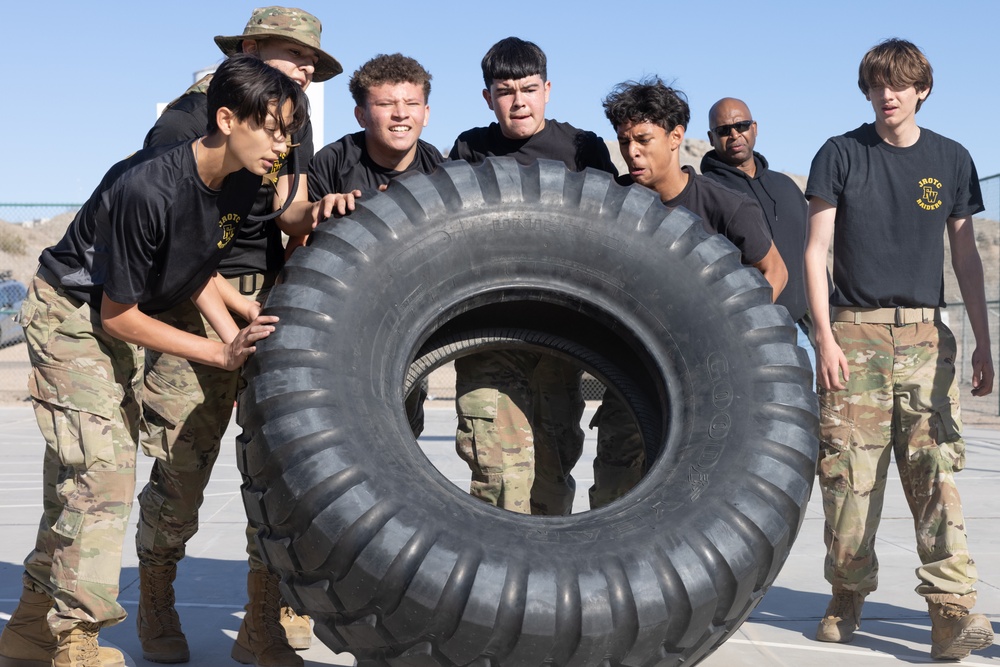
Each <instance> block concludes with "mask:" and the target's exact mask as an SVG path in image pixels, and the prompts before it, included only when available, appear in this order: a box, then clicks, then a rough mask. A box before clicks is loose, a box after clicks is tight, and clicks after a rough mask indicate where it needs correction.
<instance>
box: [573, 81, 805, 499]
mask: <svg viewBox="0 0 1000 667" xmlns="http://www.w3.org/2000/svg"><path fill="white" fill-rule="evenodd" d="M604 113H605V115H606V116H607V118H608V120H609V121H611V125H612V126H613V127H614V128H615V133H616V134H617V135H618V145H619V148H620V149H621V153H622V157H623V158H625V163H626V165H628V169H629V173H628V174H626V175H623V176H619V177H618V182H619V183H621V184H622V185H631V184H633V183H637V184H639V185H642V186H644V187H647V188H650V189H651V190H655V191H656V192H657V194H659V195H660V199H661V200H662V201H663V203H664V204H666V205H667V206H669V207H671V208H673V207H677V206H682V207H684V208H686V209H688V210H689V211H691V212H692V213H694V214H695V215H698V216H699V217H701V220H702V224H703V225H704V226H705V229H707V230H708V231H709V232H713V233H717V234H722V235H723V236H725V237H726V238H727V239H729V240H730V241H731V242H732V243H733V245H735V246H736V247H737V248H738V249H739V251H740V256H741V259H742V260H743V263H744V264H747V265H749V266H753V267H756V268H757V269H758V270H759V271H760V272H761V273H762V274H763V275H764V278H765V279H766V280H767V282H768V283H769V284H770V285H771V289H772V293H773V296H774V297H775V298H776V297H777V296H778V295H779V294H780V293H781V290H782V289H783V288H784V286H785V283H786V281H787V279H788V273H787V270H786V269H785V263H784V262H783V261H782V259H781V255H780V253H779V252H778V250H777V248H776V247H775V245H774V242H773V241H772V240H771V233H770V232H769V231H768V228H767V222H766V221H765V220H764V215H763V213H762V212H761V209H760V206H758V205H757V202H755V201H753V200H752V199H750V198H749V197H747V196H746V195H743V194H740V193H738V192H735V191H733V190H730V189H729V188H726V187H724V186H722V185H719V183H717V182H716V181H714V180H711V179H709V178H706V177H704V176H700V175H698V174H697V173H695V171H694V169H692V168H691V167H689V166H684V167H681V162H680V149H681V146H683V144H684V132H685V131H686V129H687V124H688V121H689V120H690V119H691V111H690V109H689V107H688V103H687V101H686V99H685V98H684V93H682V92H681V91H679V90H675V89H673V88H670V87H668V86H667V85H666V84H664V83H663V81H661V80H660V78H659V77H651V78H648V79H645V80H643V81H640V82H635V81H627V82H625V83H621V84H618V85H617V86H615V88H614V89H613V90H612V91H611V94H609V95H608V96H607V97H606V98H605V99H604ZM595 424H596V425H597V456H596V457H595V458H594V486H593V487H591V489H590V506H591V508H592V509H593V508H597V507H601V506H603V505H607V504H608V503H610V502H611V501H613V500H615V499H616V498H619V497H621V496H622V495H624V494H625V493H626V492H627V491H628V490H629V489H631V488H632V487H634V486H635V485H636V484H638V482H639V480H640V479H641V478H642V474H643V470H644V468H645V452H644V450H643V446H642V442H641V440H640V437H639V431H638V429H637V428H636V426H635V421H634V420H633V419H632V417H631V415H630V414H629V412H628V410H627V409H626V407H625V405H624V404H623V403H622V402H621V401H620V400H619V399H617V398H616V397H615V396H614V395H613V394H612V393H611V392H607V393H605V396H604V401H603V403H602V405H601V407H600V409H599V410H598V413H597V414H596V415H595V416H594V419H593V421H592V422H591V427H593V426H594V425H595Z"/></svg>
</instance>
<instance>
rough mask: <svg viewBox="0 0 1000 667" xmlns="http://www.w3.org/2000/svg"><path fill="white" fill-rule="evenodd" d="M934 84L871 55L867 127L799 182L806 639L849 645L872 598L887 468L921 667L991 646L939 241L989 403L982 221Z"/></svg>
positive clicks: (887, 54)
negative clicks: (897, 490)
mask: <svg viewBox="0 0 1000 667" xmlns="http://www.w3.org/2000/svg"><path fill="white" fill-rule="evenodd" d="M933 85H934V78H933V74H932V71H931V65H930V63H929V62H928V60H927V57H926V56H925V55H924V54H923V53H922V52H921V51H920V49H918V48H917V47H916V46H915V45H914V44H912V43H910V42H907V41H904V40H900V39H889V40H886V41H884V42H881V43H879V44H877V45H876V46H874V47H872V48H871V49H870V50H869V51H868V52H867V53H866V54H865V56H864V57H863V58H862V60H861V65H860V67H859V68H858V87H859V88H860V89H861V92H862V93H863V94H864V96H865V99H867V100H868V101H869V102H870V103H871V105H872V109H873V111H874V115H875V118H874V122H872V123H865V124H863V125H861V126H860V127H858V128H857V129H854V130H851V131H850V132H847V133H846V134H843V135H841V136H837V137H833V138H831V139H829V140H828V141H827V142H826V143H825V144H824V145H823V146H822V147H821V148H820V150H819V152H818V153H817V154H816V157H815V158H813V162H812V167H811V169H810V171H809V183H808V185H807V187H806V197H808V198H809V240H808V243H807V245H806V253H805V271H806V273H805V276H806V294H807V295H808V298H809V306H810V309H811V311H812V314H813V318H814V321H815V340H816V384H817V385H818V389H817V391H818V393H819V403H820V447H819V464H818V476H819V488H820V491H821V492H822V494H823V512H824V514H825V519H826V525H825V527H824V542H825V543H826V549H827V551H826V559H825V563H824V575H825V577H826V580H827V581H829V582H830V585H831V588H832V593H833V595H832V598H831V600H830V604H829V606H828V607H827V610H826V613H825V614H824V618H823V619H822V620H821V621H820V623H819V627H818V628H817V629H816V639H818V640H819V641H824V642H837V643H844V642H849V641H851V640H852V639H853V638H854V632H855V631H856V630H857V629H858V627H860V623H861V607H862V605H863V604H864V601H865V597H866V596H867V595H868V594H869V593H871V592H872V591H874V590H875V589H876V587H877V586H878V558H877V557H876V554H875V546H876V532H877V530H878V526H879V519H880V518H881V516H882V503H883V501H884V498H885V489H886V482H887V477H888V468H889V460H890V458H894V459H895V461H896V467H897V468H898V469H899V479H900V483H901V484H902V487H903V492H904V494H905V496H906V499H907V503H908V505H909V508H910V513H911V514H912V515H913V521H914V529H915V533H916V551H917V556H918V557H919V558H920V567H918V568H917V570H916V574H917V578H918V580H919V584H918V585H917V588H916V591H917V593H918V594H919V595H921V596H923V598H924V599H925V601H926V603H927V608H928V611H929V613H930V619H931V658H933V659H935V660H961V659H962V658H964V657H966V656H967V655H969V653H970V652H972V651H975V650H979V649H983V648H986V647H988V646H990V645H991V644H992V643H993V629H992V627H991V624H990V621H989V619H988V618H986V617H985V616H984V615H982V614H971V613H969V610H970V609H971V608H972V606H973V605H974V604H975V602H976V588H975V585H976V581H977V579H978V572H977V570H976V564H975V561H973V559H972V556H971V555H970V554H969V545H968V535H967V533H966V531H967V525H966V522H965V517H964V515H963V513H962V501H961V498H960V496H959V493H958V488H957V487H956V485H955V473H956V472H958V471H960V470H962V469H963V468H964V467H965V442H964V441H963V440H962V435H961V424H962V422H961V417H960V413H959V403H958V395H959V388H958V381H957V378H956V372H955V371H956V369H955V357H956V355H957V344H956V341H955V337H954V336H953V335H952V333H951V331H950V330H949V329H948V327H947V326H945V324H944V323H943V322H942V321H941V310H940V309H941V308H942V307H943V306H944V305H945V303H944V232H945V230H947V232H948V240H949V243H950V245H951V261H952V266H953V267H954V270H955V277H956V278H957V279H958V285H959V288H960V289H961V292H962V298H963V299H964V300H965V308H966V312H967V313H968V315H969V322H970V324H971V325H972V331H973V333H974V335H975V349H974V351H973V352H972V357H971V361H972V395H973V396H986V395H987V394H989V393H990V392H992V391H993V379H994V371H993V359H992V355H991V353H990V332H989V319H988V317H989V316H988V312H987V309H986V295H985V289H984V285H983V265H982V261H981V260H980V258H979V251H978V249H977V248H976V235H975V231H974V229H973V226H972V216H973V215H975V214H976V213H979V212H980V211H982V210H983V197H982V193H981V192H980V189H979V178H978V176H977V174H976V167H975V165H974V164H973V162H972V157H971V156H970V155H969V152H968V151H967V150H966V149H965V148H963V147H962V146H961V145H960V144H958V143H957V142H955V141H952V140H950V139H947V138H945V137H942V136H941V135H939V134H936V133H934V132H932V131H930V130H928V129H925V128H922V127H920V126H918V125H917V118H916V115H917V112H918V111H920V107H921V105H922V104H923V102H924V101H925V100H926V99H927V96H928V95H930V93H931V88H932V86H933ZM831 239H834V244H833V283H834V291H833V294H832V295H831V294H830V292H829V290H828V289H827V278H826V267H827V257H828V252H829V249H830V240H831ZM831 306H832V308H831Z"/></svg>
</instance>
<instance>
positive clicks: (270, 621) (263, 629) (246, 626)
mask: <svg viewBox="0 0 1000 667" xmlns="http://www.w3.org/2000/svg"><path fill="white" fill-rule="evenodd" d="M247 593H249V595H250V601H249V602H248V603H247V605H246V611H247V613H246V616H244V617H243V623H241V624H240V631H239V634H238V635H237V636H236V643H235V644H233V651H232V654H231V655H232V658H233V660H235V661H236V662H240V663H243V664H244V665H255V666H256V667H302V666H303V664H304V663H303V662H302V658H300V657H299V656H298V655H296V654H295V650H294V649H293V648H292V647H291V646H289V645H288V640H287V639H286V638H285V630H284V628H282V627H281V593H280V591H279V590H278V575H276V574H271V573H270V572H254V571H252V570H251V571H250V573H249V574H248V575H247Z"/></svg>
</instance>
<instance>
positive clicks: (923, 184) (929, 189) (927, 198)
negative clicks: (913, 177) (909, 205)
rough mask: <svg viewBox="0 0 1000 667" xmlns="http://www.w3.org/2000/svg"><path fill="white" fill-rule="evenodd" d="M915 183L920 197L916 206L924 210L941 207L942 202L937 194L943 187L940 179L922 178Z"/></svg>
mask: <svg viewBox="0 0 1000 667" xmlns="http://www.w3.org/2000/svg"><path fill="white" fill-rule="evenodd" d="M917 185H918V186H919V187H920V199H918V200H917V206H919V207H920V208H922V209H924V210H925V211H935V210H937V209H939V208H941V204H942V203H944V202H942V201H941V199H940V197H939V196H938V194H939V193H940V192H941V189H942V188H943V187H944V186H943V185H941V181H939V180H938V179H936V178H923V179H921V180H920V182H919V183H918V184H917Z"/></svg>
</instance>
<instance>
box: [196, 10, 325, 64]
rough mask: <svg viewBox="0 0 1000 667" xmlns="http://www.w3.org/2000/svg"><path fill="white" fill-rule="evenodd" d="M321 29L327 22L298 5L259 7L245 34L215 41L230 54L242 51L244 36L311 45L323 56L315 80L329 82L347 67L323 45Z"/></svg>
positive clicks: (221, 36) (248, 23)
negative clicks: (321, 44) (275, 38)
mask: <svg viewBox="0 0 1000 667" xmlns="http://www.w3.org/2000/svg"><path fill="white" fill-rule="evenodd" d="M321 32H323V24H322V23H320V21H319V19H318V18H316V17H315V16H313V15H312V14H310V13H309V12H305V11H302V10H301V9H296V8H295V7H258V8H257V9H255V10H253V14H252V15H251V16H250V21H249V22H247V27H246V28H244V29H243V34H242V35H233V36H232V37H226V36H224V35H218V36H216V38H215V43H216V44H218V45H219V48H220V49H222V52H223V53H225V54H226V55H227V56H231V55H233V54H234V53H238V52H239V51H240V49H241V47H242V44H243V40H244V39H263V38H265V37H280V38H281V39H287V40H288V41H290V42H295V43H296V44H301V45H302V46H308V47H309V48H310V49H312V50H314V51H315V52H316V55H317V56H318V58H319V60H318V61H317V62H316V69H315V71H314V72H313V81H326V80H327V79H332V78H333V77H335V76H337V75H338V74H340V73H341V72H343V71H344V68H343V67H341V66H340V63H339V62H337V59H336V58H334V57H333V56H331V55H330V54H329V53H327V52H325V51H323V50H322V49H320V48H319V38H320V33H321Z"/></svg>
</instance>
